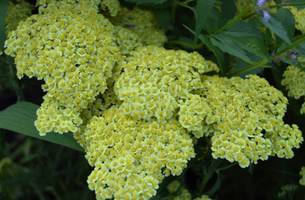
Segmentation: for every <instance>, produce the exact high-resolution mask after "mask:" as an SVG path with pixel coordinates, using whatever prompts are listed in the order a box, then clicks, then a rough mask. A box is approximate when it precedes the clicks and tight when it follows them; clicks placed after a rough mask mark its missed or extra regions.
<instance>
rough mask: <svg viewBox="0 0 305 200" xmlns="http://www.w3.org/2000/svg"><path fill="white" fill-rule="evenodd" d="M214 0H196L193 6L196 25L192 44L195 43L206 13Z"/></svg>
mask: <svg viewBox="0 0 305 200" xmlns="http://www.w3.org/2000/svg"><path fill="white" fill-rule="evenodd" d="M214 2H215V0H197V6H196V8H195V17H196V26H195V39H194V41H193V46H195V45H196V44H197V41H198V36H199V34H200V32H201V29H202V28H203V26H204V23H206V21H207V18H208V14H209V12H210V10H211V9H212V7H213V5H214Z"/></svg>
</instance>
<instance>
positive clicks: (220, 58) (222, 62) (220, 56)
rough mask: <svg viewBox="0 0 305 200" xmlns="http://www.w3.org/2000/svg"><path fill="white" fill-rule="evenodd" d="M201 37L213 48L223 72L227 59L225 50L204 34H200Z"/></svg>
mask: <svg viewBox="0 0 305 200" xmlns="http://www.w3.org/2000/svg"><path fill="white" fill-rule="evenodd" d="M199 39H200V40H201V41H202V42H203V43H204V44H205V45H206V46H207V47H208V48H209V49H210V50H211V51H213V53H214V55H215V57H216V59H217V61H218V66H219V68H220V70H221V71H222V72H223V68H224V65H225V59H224V55H223V52H222V51H221V50H220V49H219V48H218V47H216V46H214V45H213V44H212V42H211V41H210V40H209V38H207V37H205V36H204V35H202V34H200V35H199Z"/></svg>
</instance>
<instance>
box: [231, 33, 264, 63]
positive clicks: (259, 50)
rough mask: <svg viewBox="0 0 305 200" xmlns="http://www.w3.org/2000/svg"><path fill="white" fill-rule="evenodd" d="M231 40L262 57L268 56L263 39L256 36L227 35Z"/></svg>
mask: <svg viewBox="0 0 305 200" xmlns="http://www.w3.org/2000/svg"><path fill="white" fill-rule="evenodd" d="M229 37H230V38H231V40H232V41H233V42H234V43H235V44H237V45H238V46H239V47H240V48H242V49H244V50H246V51H248V52H250V53H253V54H255V55H257V56H260V57H262V58H267V57H269V53H268V50H267V47H266V45H265V43H264V41H263V40H262V39H261V38H260V37H257V36H243V37H233V36H229Z"/></svg>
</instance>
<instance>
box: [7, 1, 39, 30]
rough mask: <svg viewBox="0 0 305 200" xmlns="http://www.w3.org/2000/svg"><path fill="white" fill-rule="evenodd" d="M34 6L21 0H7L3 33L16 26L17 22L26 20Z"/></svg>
mask: <svg viewBox="0 0 305 200" xmlns="http://www.w3.org/2000/svg"><path fill="white" fill-rule="evenodd" d="M33 9H34V6H33V5H31V4H30V3H28V2H25V1H21V2H20V3H17V4H13V3H12V2H9V7H8V11H7V18H6V19H5V34H6V35H7V34H8V33H9V32H10V31H13V30H15V29H16V28H17V26H18V24H19V22H21V21H24V20H26V19H27V18H28V17H29V16H31V14H32V10H33Z"/></svg>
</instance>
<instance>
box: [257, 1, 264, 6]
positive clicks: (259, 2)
mask: <svg viewBox="0 0 305 200" xmlns="http://www.w3.org/2000/svg"><path fill="white" fill-rule="evenodd" d="M265 2H266V0H258V1H257V3H256V5H258V7H261V6H262V5H263V4H264V3H265Z"/></svg>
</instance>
